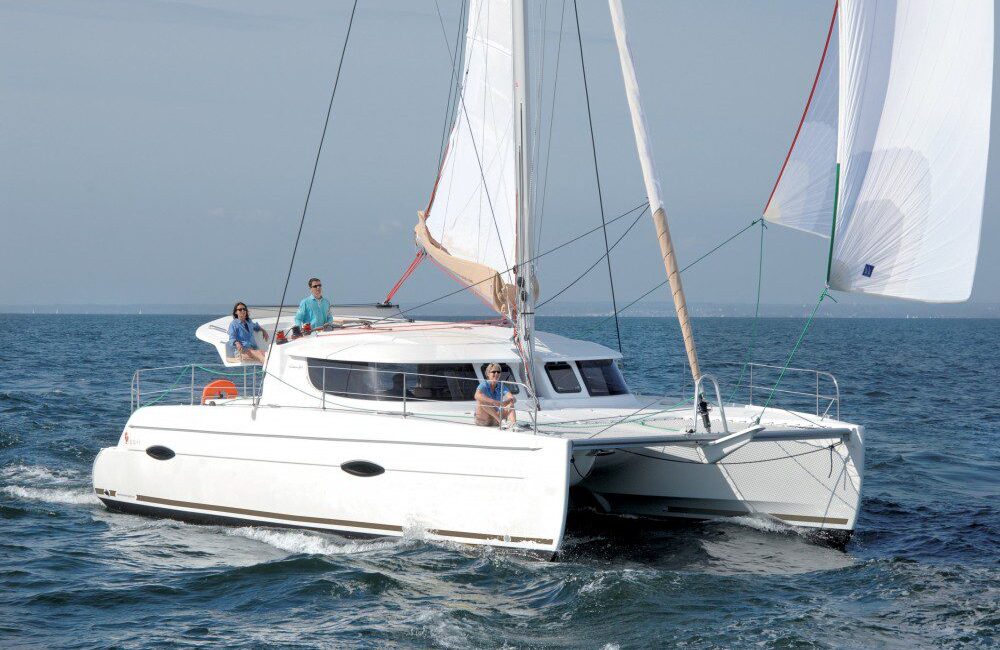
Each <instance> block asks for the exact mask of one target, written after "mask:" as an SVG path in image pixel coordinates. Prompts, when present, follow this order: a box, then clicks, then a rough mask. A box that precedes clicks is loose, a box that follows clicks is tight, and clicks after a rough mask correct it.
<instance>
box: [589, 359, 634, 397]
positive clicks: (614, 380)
mask: <svg viewBox="0 0 1000 650" xmlns="http://www.w3.org/2000/svg"><path fill="white" fill-rule="evenodd" d="M576 367H577V368H579V369H580V376H581V377H583V383H584V384H586V385H587V392H588V393H590V395H591V397H605V396H607V395H627V394H628V386H626V385H625V378H624V377H622V373H621V371H619V370H618V364H616V363H615V362H614V361H612V360H611V359H601V360H599V361H577V362H576Z"/></svg>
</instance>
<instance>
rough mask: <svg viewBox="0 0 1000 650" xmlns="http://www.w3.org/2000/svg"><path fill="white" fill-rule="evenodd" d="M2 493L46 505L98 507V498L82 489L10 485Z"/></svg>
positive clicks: (0, 490)
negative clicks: (61, 504) (62, 504)
mask: <svg viewBox="0 0 1000 650" xmlns="http://www.w3.org/2000/svg"><path fill="white" fill-rule="evenodd" d="M0 492H3V493H4V494H6V495H8V496H11V497H13V498H15V499H22V500H26V501H43V502H45V503H69V504H73V505H96V504H98V503H99V501H98V499H97V497H96V496H94V494H93V493H91V492H86V491H84V490H82V489H76V490H70V489H64V488H29V487H21V486H20V485H8V486H7V487H4V488H2V489H0Z"/></svg>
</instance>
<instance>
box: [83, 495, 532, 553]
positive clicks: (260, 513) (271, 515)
mask: <svg viewBox="0 0 1000 650" xmlns="http://www.w3.org/2000/svg"><path fill="white" fill-rule="evenodd" d="M95 489H96V488H95ZM135 499H136V501H140V502H143V503H156V504H160V505H165V506H174V507H177V508H190V509H192V510H206V511H215V512H225V513H229V514H234V515H246V516H249V517H266V518H268V519H279V520H285V521H297V522H301V523H306V524H323V525H327V526H348V527H351V528H369V529H372V530H385V531H390V532H395V533H402V532H403V527H402V526H395V525H392V524H376V523H371V522H365V521H350V520H347V519H328V518H326V517H310V516H306V515H288V514H282V513H278V512H267V511H264V510H251V509H249V508H235V507H232V506H219V505H209V504H204V503H194V502H191V501H177V500H175V499H164V498H161V497H151V496H147V495H144V494H139V495H136V497H135ZM427 532H429V533H431V534H432V535H441V536H443V537H463V538H465V539H496V540H500V541H506V542H513V543H518V542H534V543H536V544H549V545H551V544H552V540H551V539H543V538H541V537H520V536H513V535H509V536H505V535H492V534H486V533H468V532H463V531H456V530H443V529H430V530H428V531H427Z"/></svg>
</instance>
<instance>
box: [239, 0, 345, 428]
mask: <svg viewBox="0 0 1000 650" xmlns="http://www.w3.org/2000/svg"><path fill="white" fill-rule="evenodd" d="M357 10H358V0H354V5H353V6H352V7H351V17H350V19H348V22H347V33H346V34H345V35H344V46H343V47H342V48H341V50H340V61H339V62H338V63H337V74H336V76H335V77H334V78H333V90H332V91H330V103H329V104H328V105H327V107H326V118H325V119H324V120H323V132H322V133H321V134H320V136H319V146H318V147H316V159H315V160H314V161H313V168H312V176H311V177H310V178H309V189H308V190H306V200H305V203H304V204H303V205H302V216H301V217H300V218H299V230H298V232H297V233H296V234H295V245H294V246H293V247H292V259H291V260H289V262H288V274H287V275H286V276H285V286H284V288H283V289H282V290H281V301H280V302H278V316H277V318H275V319H274V328H275V331H277V328H278V324H279V323H280V322H281V310H282V308H283V307H284V305H285V296H286V295H287V294H288V282H289V280H291V278H292V268H293V267H294V266H295V254H296V253H297V252H298V250H299V241H300V240H301V239H302V226H303V225H305V222H306V212H307V211H308V210H309V198H310V197H311V196H312V190H313V185H315V183H316V170H317V169H319V159H320V155H321V154H322V153H323V142H324V141H326V131H327V129H328V128H329V126H330V115H331V114H332V113H333V98H334V97H336V96H337V87H338V86H339V85H340V72H341V70H343V67H344V57H345V55H346V54H347V44H348V42H350V40H351V28H352V27H353V26H354V14H355V13H356V12H357ZM277 338H278V337H277V335H275V336H272V337H271V340H270V342H269V343H268V345H267V356H266V357H265V358H264V367H263V372H264V374H265V375H266V374H267V364H268V362H269V361H270V360H271V350H272V348H274V341H275V339H277ZM258 404H260V396H259V395H258V396H257V397H256V398H255V401H254V409H256V408H257V405H258Z"/></svg>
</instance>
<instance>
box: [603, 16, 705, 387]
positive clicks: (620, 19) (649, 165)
mask: <svg viewBox="0 0 1000 650" xmlns="http://www.w3.org/2000/svg"><path fill="white" fill-rule="evenodd" d="M608 6H609V8H610V10H611V22H612V25H613V26H614V32H615V42H616V43H617V44H618V58H619V60H620V62H621V69H622V77H623V79H624V81H625V95H626V96H627V97H628V105H629V112H630V113H631V116H632V130H633V131H634V133H635V144H636V150H637V152H638V154H639V164H640V166H641V167H642V178H643V182H644V183H645V185H646V196H647V197H648V198H649V209H650V212H651V213H652V215H653V225H654V226H655V227H656V239H657V241H658V242H659V244H660V254H661V256H662V257H663V266H664V270H665V271H666V273H667V280H668V281H669V282H670V292H671V294H673V299H674V310H675V311H676V312H677V320H678V322H679V323H680V327H681V334H682V336H683V338H684V349H685V351H686V353H687V358H688V363H689V364H690V365H691V375H692V376H693V377H694V379H695V381H697V380H698V378H699V377H700V376H701V369H700V368H699V366H698V351H697V348H696V347H695V341H694V328H693V327H692V326H691V317H690V314H688V309H687V300H686V298H685V296H684V286H683V283H682V282H681V274H680V269H679V268H678V266H677V256H676V255H675V254H674V246H673V241H672V240H671V238H670V228H669V227H668V225H667V215H666V211H665V210H664V208H663V200H662V197H661V194H660V180H659V177H658V176H657V173H656V165H655V164H654V162H653V151H652V146H651V145H650V142H649V135H648V129H647V128H646V116H645V114H644V113H643V110H642V101H641V98H640V96H639V81H638V79H637V78H636V74H635V65H634V63H633V57H632V49H631V47H630V46H629V42H628V32H627V30H626V25H625V12H624V11H623V10H622V6H621V2H620V0H608Z"/></svg>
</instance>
